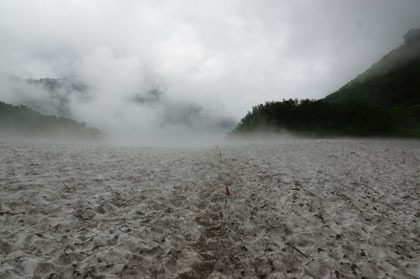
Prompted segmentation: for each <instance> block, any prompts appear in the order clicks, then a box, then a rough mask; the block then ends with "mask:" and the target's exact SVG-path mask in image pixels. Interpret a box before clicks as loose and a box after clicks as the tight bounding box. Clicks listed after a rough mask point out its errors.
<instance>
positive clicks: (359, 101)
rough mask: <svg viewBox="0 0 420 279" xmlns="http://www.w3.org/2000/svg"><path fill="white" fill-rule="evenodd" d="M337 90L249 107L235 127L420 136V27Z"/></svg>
mask: <svg viewBox="0 0 420 279" xmlns="http://www.w3.org/2000/svg"><path fill="white" fill-rule="evenodd" d="M404 40H405V43H404V44H403V45H402V46H400V47H398V48H397V49H395V50H393V51H391V52H390V53H388V54H387V55H385V56H384V57H383V58H382V59H381V60H380V61H378V62H377V63H375V64H374V65H372V66H371V67H370V68H369V69H368V70H366V71H365V72H364V73H362V74H360V75H359V76H357V77H356V78H355V79H354V80H352V81H351V82H349V83H347V84H346V85H345V86H343V87H342V88H340V89H339V90H338V91H336V92H334V93H332V94H330V95H328V96H327V97H325V98H324V99H320V100H301V101H298V100H283V101H282V102H266V103H265V104H261V105H258V106H255V107H253V109H252V111H251V112H248V113H247V115H246V116H245V117H244V118H242V119H241V121H240V123H239V124H238V125H237V127H236V128H235V129H234V130H233V133H234V134H237V133H248V132H252V131H257V130H266V129H269V130H283V129H286V130H288V131H290V132H295V133H304V134H308V133H310V134H315V135H351V136H414V137H420V79H419V77H420V29H413V30H410V31H409V32H408V33H407V34H406V35H405V36H404Z"/></svg>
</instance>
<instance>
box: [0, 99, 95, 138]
mask: <svg viewBox="0 0 420 279" xmlns="http://www.w3.org/2000/svg"><path fill="white" fill-rule="evenodd" d="M0 135H6V136H36V137H51V136H53V137H60V138H69V137H70V138H77V139H83V138H97V137H98V136H99V135H100V132H99V130H98V129H96V128H89V127H87V126H86V124H85V123H79V122H77V121H74V120H71V119H68V118H65V117H57V116H45V115H42V114H40V113H38V112H35V111H33V110H32V109H31V108H29V107H27V106H22V105H21V106H13V105H9V104H6V103H3V102H1V101H0Z"/></svg>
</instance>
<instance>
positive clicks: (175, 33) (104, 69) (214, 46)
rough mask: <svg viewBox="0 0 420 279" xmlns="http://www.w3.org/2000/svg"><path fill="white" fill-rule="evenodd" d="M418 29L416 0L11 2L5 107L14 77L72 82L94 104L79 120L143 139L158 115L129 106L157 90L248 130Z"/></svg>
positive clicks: (317, 93)
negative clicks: (261, 106) (127, 130)
mask: <svg viewBox="0 0 420 279" xmlns="http://www.w3.org/2000/svg"><path fill="white" fill-rule="evenodd" d="M418 27H420V1H416V0H394V1H392V0H351V1H350V0H349V1H345V0H324V1H321V0H320V1H314V0H293V1H286V0H284V1H280V0H279V1H274V0H242V1H240V0H220V1H219V0H208V1H199V0H181V1H176V0H171V1H170V0H168V1H165V0H151V1H140V0H54V1H53V0H32V1H30V0H27V1H24V0H1V1H0V41H1V43H0V74H1V75H2V77H3V79H2V80H3V81H2V87H3V90H0V99H2V100H5V101H9V102H16V99H14V97H13V94H15V93H14V91H13V90H9V89H10V87H11V86H10V85H7V81H5V80H6V78H5V77H7V76H8V77H10V76H11V75H13V76H17V77H21V78H43V77H53V78H66V77H72V78H77V79H78V80H80V81H83V82H85V83H86V84H87V85H88V86H89V88H90V91H91V94H92V96H93V98H92V99H91V100H90V101H88V102H86V101H84V102H78V101H77V100H73V107H72V112H73V114H74V115H75V118H77V119H84V120H86V121H87V122H89V123H91V124H93V125H96V126H100V127H105V126H107V125H108V126H112V125H121V123H122V122H124V121H125V122H130V123H132V125H134V126H135V125H139V127H142V126H141V125H143V126H144V125H146V124H144V123H143V124H138V122H152V121H153V118H154V117H155V116H151V115H153V113H152V112H151V111H152V110H153V109H151V108H150V107H149V108H144V107H140V108H138V107H131V105H130V104H129V102H127V100H128V99H129V97H130V96H132V95H133V94H134V93H135V92H140V91H141V90H143V89H144V88H146V87H147V86H150V84H154V85H158V86H159V87H160V88H161V89H162V90H163V91H164V92H165V98H166V100H171V101H172V102H175V103H176V102H184V103H185V102H188V103H194V104H197V105H198V106H201V107H205V109H206V110H207V111H208V113H210V114H213V115H224V116H228V117H233V118H234V119H235V120H238V119H240V118H241V117H242V116H244V114H245V113H246V112H247V111H248V110H250V109H251V107H252V106H253V105H256V104H258V103H261V102H264V101H267V100H281V99H283V98H321V97H324V96H326V95H327V94H328V93H331V92H333V91H335V90H336V89H338V88H339V87H340V86H342V85H344V84H345V83H346V82H347V81H349V80H351V79H352V78H354V77H355V76H356V75H357V74H359V73H361V72H362V71H364V70H365V69H366V68H367V67H369V66H370V65H371V64H372V63H374V62H375V61H377V60H378V59H380V58H381V57H382V56H383V55H385V54H386V53H387V52H389V51H390V50H392V49H394V48H396V47H398V46H399V45H400V44H401V43H402V42H403V38H402V36H403V35H404V33H405V32H406V31H408V30H409V29H410V28H418ZM142 88H143V89H142ZM40 96H42V94H40ZM40 98H41V97H40ZM139 109H140V110H143V112H138V111H137V110H139ZM116 116H117V118H118V119H119V120H116V121H114V118H115V117H116ZM110 117H111V118H112V121H111V120H110ZM131 118H134V119H136V122H135V123H133V122H131V121H132V120H133V119H131ZM139 119H141V120H139ZM130 125H131V124H130ZM146 126H147V125H146Z"/></svg>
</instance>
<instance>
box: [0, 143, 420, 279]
mask: <svg viewBox="0 0 420 279" xmlns="http://www.w3.org/2000/svg"><path fill="white" fill-rule="evenodd" d="M219 152H221V158H220V157H219V155H220V154H219ZM0 156H1V157H0V278H420V221H419V220H420V218H419V217H420V196H419V194H420V170H419V168H420V143H419V142H418V141H417V142H416V141H397V140H294V141H292V140H288V141H283V142H277V143H269V144H242V145H224V146H220V147H216V146H214V147H211V148H210V147H208V148H142V147H124V146H94V145H91V146H89V145H69V144H47V143H36V144H35V143H25V142H15V143H12V142H6V141H0ZM226 185H228V187H229V190H230V194H231V195H230V196H229V197H227V196H226Z"/></svg>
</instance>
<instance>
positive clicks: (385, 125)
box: [233, 99, 400, 136]
mask: <svg viewBox="0 0 420 279" xmlns="http://www.w3.org/2000/svg"><path fill="white" fill-rule="evenodd" d="M399 124H400V119H398V116H397V115H395V114H393V113H392V112H391V111H389V110H386V109H383V108H380V107H373V106H368V105H366V104H363V103H358V102H349V103H331V102H327V101H325V100H301V101H298V100H292V99H290V100H283V101H281V102H266V103H265V104H260V105H258V106H254V107H253V108H252V111H251V112H248V113H247V114H246V115H245V117H244V118H242V119H241V121H240V122H239V124H238V126H237V127H236V128H235V129H234V131H233V133H234V134H235V133H248V132H254V131H260V130H282V129H285V130H288V131H291V132H296V133H301V134H305V133H310V134H315V135H353V136H372V135H377V136H381V135H388V134H392V133H397V131H398V130H399V128H400V125H399Z"/></svg>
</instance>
